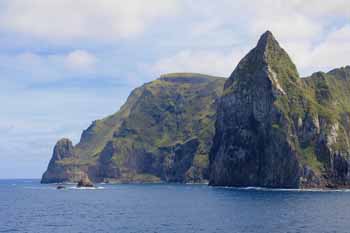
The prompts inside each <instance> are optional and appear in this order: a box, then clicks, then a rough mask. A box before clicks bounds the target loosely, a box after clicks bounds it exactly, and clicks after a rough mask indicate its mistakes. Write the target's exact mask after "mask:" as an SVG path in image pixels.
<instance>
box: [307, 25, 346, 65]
mask: <svg viewBox="0 0 350 233" xmlns="http://www.w3.org/2000/svg"><path fill="white" fill-rule="evenodd" d="M349 54H350V25H348V26H345V27H343V28H340V29H338V30H336V31H334V32H332V33H330V34H329V35H328V36H327V37H326V38H325V40H324V41H323V42H322V43H320V44H319V45H318V46H316V47H315V48H314V49H313V50H311V51H310V53H309V54H308V56H307V57H308V62H307V63H306V66H307V67H310V68H313V69H314V70H316V69H333V68H336V67H340V66H346V65H350V59H349Z"/></svg>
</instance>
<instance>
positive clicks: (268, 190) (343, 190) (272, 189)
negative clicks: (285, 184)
mask: <svg viewBox="0 0 350 233" xmlns="http://www.w3.org/2000/svg"><path fill="white" fill-rule="evenodd" d="M221 188H227V189H236V190H256V191H267V192H350V189H287V188H266V187H255V186H249V187H230V186H224V187H221Z"/></svg>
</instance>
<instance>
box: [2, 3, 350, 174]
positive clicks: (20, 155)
mask: <svg viewBox="0 0 350 233" xmlns="http://www.w3.org/2000/svg"><path fill="white" fill-rule="evenodd" d="M198 2H199V1H190V0H150V1H141V0H128V1H121V0H115V1H112V0H99V1H97V0H84V1H83V0H76V1H70V0H51V1H46V0H4V1H1V2H0V73H1V79H0V87H1V91H0V100H1V103H2V104H3V106H2V114H1V115H0V118H1V119H0V131H1V132H2V133H1V136H0V159H1V161H2V163H1V165H0V178H26V177H30V178H32V177H40V175H41V174H42V172H43V171H44V170H45V168H46V165H47V162H48V160H49V159H50V156H51V150H52V148H53V145H54V143H55V141H57V140H58V139H59V138H61V137H69V138H71V139H73V141H74V142H75V143H77V141H78V140H79V137H80V133H81V131H82V130H83V129H84V128H86V127H87V126H88V125H89V124H90V122H91V121H93V120H95V119H98V118H101V117H104V116H106V115H108V114H111V113H114V112H116V111H117V110H118V108H119V107H120V105H121V104H122V103H123V102H124V101H125V99H126V97H127V96H128V94H129V92H130V91H131V90H132V89H133V88H135V87H137V86H139V85H141V84H142V83H144V82H147V81H150V80H153V79H155V78H157V77H158V76H159V75H160V74H161V73H170V72H197V73H204V74H211V75H218V76H229V75H230V73H231V72H232V70H233V69H234V67H235V65H236V64H237V63H238V61H239V60H240V59H241V58H242V56H244V55H245V54H246V53H247V52H248V51H249V50H250V49H251V48H253V47H254V46H255V44H256V41H257V39H258V38H259V35H260V34H261V33H263V32H264V31H266V30H267V29H268V30H271V31H272V32H273V33H274V35H275V36H276V38H277V40H278V41H279V42H280V43H281V45H282V47H284V48H285V49H286V51H287V52H288V53H289V54H290V55H291V57H292V59H293V61H294V62H295V63H296V65H297V67H298V70H299V72H300V73H301V75H302V76H306V75H309V74H311V73H312V72H315V71H319V70H321V71H328V70H330V69H333V68H336V67H341V66H345V65H349V63H350V62H349V59H348V56H349V54H350V11H349V9H350V2H349V1H346V0H334V1H322V0H310V1H307V2H305V1H301V0H291V1H283V0H274V1H272V0H269V1H265V0H262V1H258V0H254V1H241V0H238V1H228V0H221V1H215V2H214V1H209V0H202V1H200V4H199V3H198Z"/></svg>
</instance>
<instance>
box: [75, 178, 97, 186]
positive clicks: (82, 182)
mask: <svg viewBox="0 0 350 233" xmlns="http://www.w3.org/2000/svg"><path fill="white" fill-rule="evenodd" d="M77 187H78V188H84V187H85V188H92V187H94V184H93V183H92V182H91V181H90V179H89V177H88V176H84V177H83V178H81V179H80V180H79V182H78V184H77Z"/></svg>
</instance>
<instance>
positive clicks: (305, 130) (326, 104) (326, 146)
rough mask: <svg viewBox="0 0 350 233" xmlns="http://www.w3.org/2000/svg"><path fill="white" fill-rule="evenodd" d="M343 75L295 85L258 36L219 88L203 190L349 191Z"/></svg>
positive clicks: (286, 64)
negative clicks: (207, 187) (206, 187)
mask: <svg viewBox="0 0 350 233" xmlns="http://www.w3.org/2000/svg"><path fill="white" fill-rule="evenodd" d="M349 71H350V70H349V69H347V68H345V70H343V72H342V75H339V74H338V75H336V74H335V73H336V72H333V73H331V72H330V73H328V74H325V73H323V74H322V75H316V76H321V77H316V76H315V75H313V76H312V77H309V78H305V79H301V78H300V77H299V74H298V72H297V69H296V66H295V65H294V64H293V62H292V60H291V59H290V57H289V56H288V54H287V53H286V52H285V50H284V49H282V48H281V47H280V45H279V43H278V42H277V40H276V39H275V38H274V36H273V35H272V33H271V32H269V31H267V32H265V33H264V34H263V35H262V36H261V38H260V40H259V42H258V44H257V46H256V47H255V48H254V49H253V50H251V51H250V52H249V53H248V54H247V55H246V56H245V57H244V58H243V59H242V60H241V61H240V62H239V64H238V65H237V67H236V68H235V70H234V71H233V73H232V74H231V76H230V77H229V79H228V80H227V81H226V83H225V85H224V91H223V95H222V97H221V99H220V102H219V106H218V111H217V119H216V124H215V136H214V140H213V146H212V149H211V152H210V185H220V186H260V187H271V188H339V187H349V185H350V177H349V174H350V173H349V162H350V161H349V160H348V158H349V155H350V145H349V141H350V138H349V132H350V124H349V122H350V121H349V119H350V113H349V108H348V107H346V106H347V104H348V103H350V95H349V93H350V92H349V91H350V77H349V73H350V72H349ZM320 87H322V89H321V90H320V89H319V88H320ZM337 87H339V88H338V90H337ZM333 88H335V92H334V93H333V92H332V89H333ZM339 92H340V94H339ZM342 96H343V97H342Z"/></svg>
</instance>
